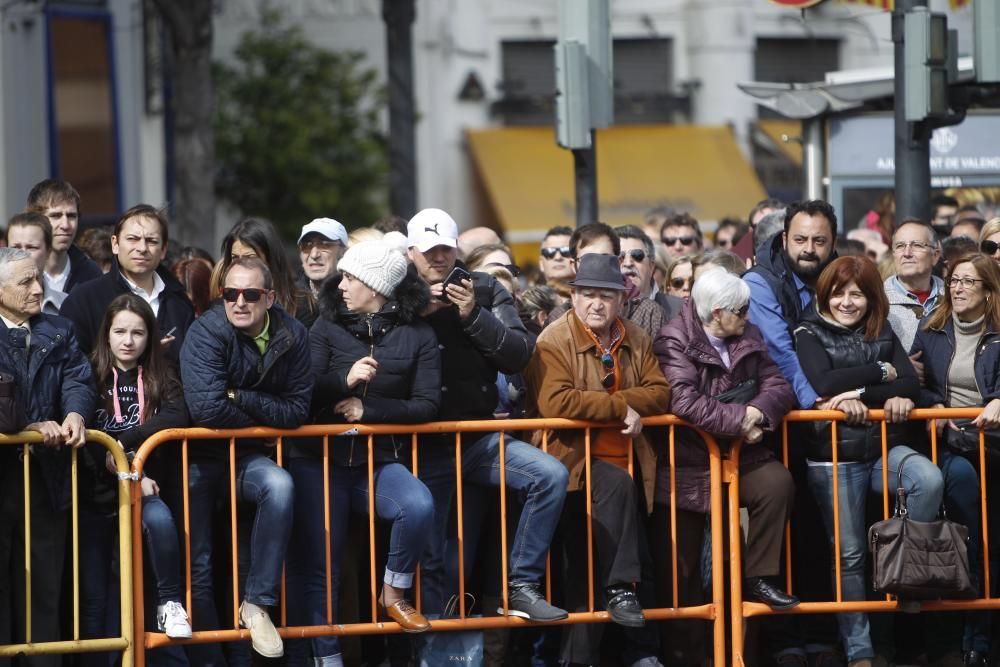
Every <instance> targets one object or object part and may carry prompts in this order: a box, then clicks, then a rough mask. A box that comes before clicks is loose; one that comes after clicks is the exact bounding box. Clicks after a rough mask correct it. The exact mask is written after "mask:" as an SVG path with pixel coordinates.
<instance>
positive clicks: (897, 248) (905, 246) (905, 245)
mask: <svg viewBox="0 0 1000 667" xmlns="http://www.w3.org/2000/svg"><path fill="white" fill-rule="evenodd" d="M930 249H931V244H930V243H921V242H920V241H905V242H904V241H899V242H897V243H893V244H892V252H893V254H896V255H902V254H903V253H904V252H906V251H907V250H909V251H910V252H912V253H917V254H922V253H925V252H927V251H928V250H930Z"/></svg>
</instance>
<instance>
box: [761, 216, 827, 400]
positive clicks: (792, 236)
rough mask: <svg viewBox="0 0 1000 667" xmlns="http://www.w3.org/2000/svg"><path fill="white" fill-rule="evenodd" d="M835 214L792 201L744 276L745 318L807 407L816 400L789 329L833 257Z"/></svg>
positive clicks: (792, 326)
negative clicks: (747, 290) (781, 230)
mask: <svg viewBox="0 0 1000 667" xmlns="http://www.w3.org/2000/svg"><path fill="white" fill-rule="evenodd" d="M836 240H837V216H836V214H835V213H834V212H833V207H832V206H830V204H828V203H827V202H825V201H822V200H819V199H814V200H812V201H806V202H795V203H794V204H791V205H789V206H788V208H787V209H786V210H785V231H784V233H783V234H777V235H775V237H774V238H773V239H772V241H771V245H770V247H769V248H768V246H766V245H765V246H763V247H761V248H760V249H759V250H758V253H757V265H756V266H755V267H754V268H752V269H751V270H750V271H749V272H748V273H747V274H745V275H744V276H743V279H744V280H745V281H746V282H747V284H748V285H750V319H751V320H752V321H753V323H754V324H756V325H757V326H758V327H760V330H761V332H762V333H763V334H764V340H765V341H767V348H768V351H769V352H770V353H771V358H772V359H774V361H775V363H777V364H778V367H779V368H781V372H782V373H783V374H784V376H785V379H787V380H788V381H789V382H790V383H791V385H792V388H793V389H795V396H796V398H798V401H799V407H801V408H802V409H804V410H807V409H810V408H812V407H813V405H814V404H815V403H816V400H817V399H818V398H819V396H817V394H816V392H815V390H813V388H812V386H810V384H809V381H808V380H807V379H806V376H805V375H804V374H803V373H802V367H801V366H799V361H798V358H797V357H796V356H795V344H794V339H793V337H792V331H793V330H794V329H795V326H796V325H797V324H798V322H799V320H800V319H801V317H802V314H803V312H804V311H805V309H806V307H807V306H808V305H809V304H810V303H812V300H813V287H814V286H815V283H816V278H818V277H819V274H820V273H821V272H822V271H823V269H824V268H825V267H826V265H827V264H829V263H830V262H831V261H832V260H833V259H834V258H835V257H836V253H835V252H834V248H833V246H834V242H835V241H836Z"/></svg>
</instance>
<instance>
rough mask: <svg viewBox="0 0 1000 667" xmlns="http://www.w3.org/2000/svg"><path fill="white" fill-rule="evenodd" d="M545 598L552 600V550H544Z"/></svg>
mask: <svg viewBox="0 0 1000 667" xmlns="http://www.w3.org/2000/svg"><path fill="white" fill-rule="evenodd" d="M542 451H543V452H545V453H546V454H548V453H549V431H548V429H542ZM545 599H546V600H548V601H549V602H552V551H551V549H550V550H549V551H546V552H545Z"/></svg>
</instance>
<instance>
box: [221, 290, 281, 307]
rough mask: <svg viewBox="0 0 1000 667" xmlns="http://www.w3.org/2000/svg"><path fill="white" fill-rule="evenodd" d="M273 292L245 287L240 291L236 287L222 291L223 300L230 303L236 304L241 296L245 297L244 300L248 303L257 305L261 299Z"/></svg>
mask: <svg viewBox="0 0 1000 667" xmlns="http://www.w3.org/2000/svg"><path fill="white" fill-rule="evenodd" d="M270 291H271V290H266V289H260V288H258V287H245V288H243V289H239V288H236V287H226V288H225V289H223V290H222V298H223V299H225V300H226V301H228V302H229V303H236V302H237V301H238V300H239V298H240V295H241V294H242V295H243V300H244V301H246V302H247V303H257V302H258V301H260V298H261V297H262V296H264V295H265V294H267V293H268V292H270Z"/></svg>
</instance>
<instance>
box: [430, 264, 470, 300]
mask: <svg viewBox="0 0 1000 667" xmlns="http://www.w3.org/2000/svg"><path fill="white" fill-rule="evenodd" d="M465 280H472V274H471V273H469V272H468V271H466V270H465V269H463V268H462V267H460V266H456V267H453V268H452V270H451V271H450V272H449V273H448V275H447V276H446V277H445V279H444V281H442V283H441V294H440V295H439V296H438V299H440V300H441V301H444V302H446V303H451V301H452V300H451V299H449V298H448V285H461V284H462V281H465Z"/></svg>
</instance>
